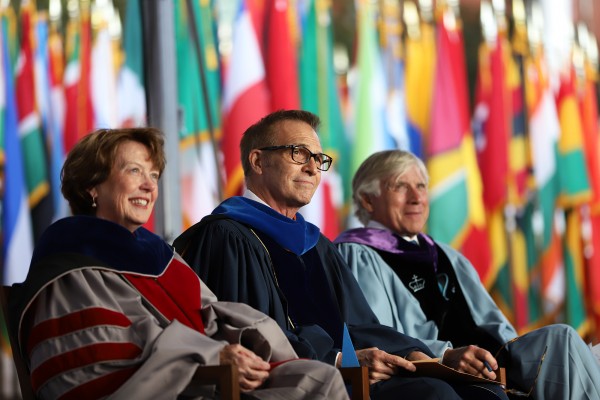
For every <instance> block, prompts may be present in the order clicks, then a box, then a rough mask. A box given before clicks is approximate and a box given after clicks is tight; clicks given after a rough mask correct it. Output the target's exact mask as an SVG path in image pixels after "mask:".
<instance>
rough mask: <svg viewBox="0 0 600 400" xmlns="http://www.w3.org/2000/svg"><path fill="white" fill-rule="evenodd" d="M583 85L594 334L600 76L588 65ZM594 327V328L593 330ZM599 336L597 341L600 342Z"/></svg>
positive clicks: (599, 282) (599, 262)
mask: <svg viewBox="0 0 600 400" xmlns="http://www.w3.org/2000/svg"><path fill="white" fill-rule="evenodd" d="M581 80H582V81H583V82H581V83H580V84H579V88H580V90H579V93H580V95H579V109H580V111H581V121H582V125H583V132H584V143H585V146H584V149H585V153H586V157H585V158H586V162H587V170H588V173H589V174H590V175H589V177H590V186H591V188H592V200H591V201H590V203H589V206H588V207H587V208H585V209H584V210H586V212H584V213H582V214H583V216H582V218H583V240H584V242H585V244H584V256H585V258H586V271H585V283H586V286H587V296H588V302H589V309H590V313H591V316H592V320H593V321H594V324H593V327H592V329H591V331H594V330H595V332H599V331H600V131H599V130H598V102H597V98H596V96H597V90H596V84H597V72H596V71H595V69H594V68H593V67H592V66H591V65H590V64H589V63H586V64H585V70H584V76H583V77H582V79H581ZM594 327H595V328H594ZM598 335H599V334H598V333H597V334H596V336H597V337H596V340H598V339H600V336H598Z"/></svg>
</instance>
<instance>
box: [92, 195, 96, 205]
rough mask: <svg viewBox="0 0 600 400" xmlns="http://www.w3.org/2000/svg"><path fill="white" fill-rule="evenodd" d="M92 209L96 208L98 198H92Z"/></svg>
mask: <svg viewBox="0 0 600 400" xmlns="http://www.w3.org/2000/svg"><path fill="white" fill-rule="evenodd" d="M92 208H96V198H95V197H92Z"/></svg>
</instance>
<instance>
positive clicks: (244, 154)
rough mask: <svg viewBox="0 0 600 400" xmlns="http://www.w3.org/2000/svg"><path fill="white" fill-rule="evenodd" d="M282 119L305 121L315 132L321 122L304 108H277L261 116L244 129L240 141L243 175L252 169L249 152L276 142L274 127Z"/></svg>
mask: <svg viewBox="0 0 600 400" xmlns="http://www.w3.org/2000/svg"><path fill="white" fill-rule="evenodd" d="M282 121H302V122H306V123H307V124H308V125H310V127H311V128H313V129H314V130H315V132H316V131H317V128H318V127H319V125H320V124H321V120H320V119H319V117H318V116H317V115H315V114H313V113H311V112H309V111H304V110H278V111H275V112H273V113H271V114H268V115H267V116H265V117H263V118H262V119H261V120H260V121H258V122H256V123H255V124H253V125H251V126H250V127H249V128H248V129H246V131H245V132H244V135H243V136H242V140H241V141H240V153H241V158H242V168H243V169H244V175H246V176H248V174H249V173H250V171H251V170H252V169H251V166H250V160H249V156H250V152H251V151H252V150H254V149H259V148H261V147H267V146H274V145H275V144H276V143H275V135H274V133H275V129H276V127H277V125H278V124H279V123H280V122H282Z"/></svg>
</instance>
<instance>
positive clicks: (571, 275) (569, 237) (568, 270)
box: [563, 207, 590, 337]
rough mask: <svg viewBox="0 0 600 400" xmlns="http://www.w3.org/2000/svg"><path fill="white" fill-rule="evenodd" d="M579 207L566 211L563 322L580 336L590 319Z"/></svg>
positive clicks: (587, 326)
mask: <svg viewBox="0 0 600 400" xmlns="http://www.w3.org/2000/svg"><path fill="white" fill-rule="evenodd" d="M581 222H582V221H581V214H580V209H579V207H576V208H572V209H570V210H568V211H567V216H566V223H567V225H566V232H565V236H564V238H563V248H564V257H565V284H566V288H565V289H566V293H565V305H564V308H565V322H566V323H567V324H569V325H571V326H572V327H573V328H575V330H577V331H578V332H579V334H580V335H581V336H582V337H585V336H586V335H587V334H588V333H589V329H590V325H589V324H590V321H589V320H588V318H587V315H586V308H585V300H584V290H585V288H584V275H585V272H584V257H583V238H582V235H581V226H582V224H581Z"/></svg>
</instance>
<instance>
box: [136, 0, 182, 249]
mask: <svg viewBox="0 0 600 400" xmlns="http://www.w3.org/2000/svg"><path fill="white" fill-rule="evenodd" d="M140 4H141V12H142V26H143V38H144V59H145V63H146V67H147V69H146V71H147V74H146V75H145V77H146V82H145V86H146V88H147V92H146V99H147V103H148V121H149V125H150V126H154V127H157V128H160V129H161V130H162V131H163V132H164V133H165V152H166V156H167V161H168V162H167V165H166V167H165V170H164V172H163V175H162V179H161V180H160V189H161V190H160V195H159V197H158V199H157V201H156V217H157V218H156V224H155V229H156V233H157V234H158V235H160V236H162V237H163V239H164V240H166V241H167V242H169V243H171V242H172V241H173V240H174V239H175V237H177V236H178V235H179V234H180V233H181V231H182V217H181V215H182V214H181V204H180V201H179V192H180V190H179V168H178V166H179V164H178V159H179V135H178V132H179V124H178V114H177V104H178V100H177V66H176V62H175V59H176V55H175V24H174V8H173V7H174V6H173V2H172V1H170V0H153V1H142V2H141V3H140Z"/></svg>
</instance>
